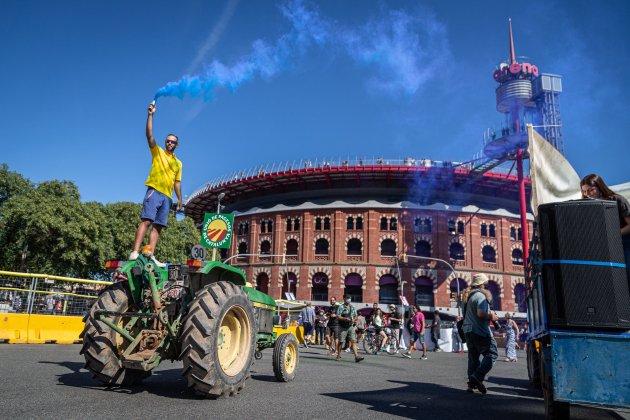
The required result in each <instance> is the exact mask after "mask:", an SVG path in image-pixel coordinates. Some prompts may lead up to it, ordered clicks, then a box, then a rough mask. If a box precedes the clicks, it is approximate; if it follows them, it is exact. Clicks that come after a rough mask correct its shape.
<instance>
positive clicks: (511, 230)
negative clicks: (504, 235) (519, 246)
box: [510, 226, 516, 241]
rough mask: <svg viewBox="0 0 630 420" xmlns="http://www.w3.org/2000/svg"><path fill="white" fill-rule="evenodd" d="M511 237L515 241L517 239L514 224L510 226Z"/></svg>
mask: <svg viewBox="0 0 630 420" xmlns="http://www.w3.org/2000/svg"><path fill="white" fill-rule="evenodd" d="M510 239H511V240H513V241H515V240H516V228H515V227H514V226H512V227H511V228H510Z"/></svg>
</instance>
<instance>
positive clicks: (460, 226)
mask: <svg viewBox="0 0 630 420" xmlns="http://www.w3.org/2000/svg"><path fill="white" fill-rule="evenodd" d="M457 233H458V234H460V235H463V234H464V222H462V221H461V220H460V221H458V222H457Z"/></svg>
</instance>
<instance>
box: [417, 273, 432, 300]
mask: <svg viewBox="0 0 630 420" xmlns="http://www.w3.org/2000/svg"><path fill="white" fill-rule="evenodd" d="M415 284H416V305H418V306H434V295H433V280H431V279H430V278H429V277H425V276H422V277H418V278H417V279H416V280H415Z"/></svg>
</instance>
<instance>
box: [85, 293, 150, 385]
mask: <svg viewBox="0 0 630 420" xmlns="http://www.w3.org/2000/svg"><path fill="white" fill-rule="evenodd" d="M131 302H132V298H131V294H130V293H129V288H128V287H127V285H126V284H124V283H116V284H114V285H113V286H111V287H109V288H108V289H106V290H105V291H104V292H103V293H102V294H101V295H100V296H99V297H98V300H97V301H96V302H95V303H94V305H92V308H91V309H90V312H89V313H88V314H87V315H86V316H85V319H84V322H85V327H84V329H83V332H82V333H81V338H82V339H83V347H82V348H81V354H83V356H84V357H85V368H86V369H88V370H89V371H90V372H92V373H93V374H94V377H95V378H96V379H98V380H99V381H101V382H102V383H104V384H106V385H132V384H135V383H138V382H140V381H141V380H142V379H144V378H146V377H148V376H150V375H151V372H145V371H143V370H136V369H127V368H125V367H123V365H122V363H121V360H120V355H122V353H123V352H124V351H125V349H126V348H127V346H129V344H131V343H129V342H128V341H127V340H126V339H124V338H123V337H122V336H121V335H120V334H118V333H117V332H116V331H114V330H113V329H112V328H111V327H109V326H108V325H106V324H105V323H103V322H102V321H99V320H98V319H97V317H96V316H95V314H94V312H95V311H97V310H104V311H110V312H118V313H124V312H128V311H129V306H130V304H131ZM110 319H111V320H112V322H113V323H114V324H117V325H119V326H121V327H122V326H123V317H122V316H116V317H113V318H110Z"/></svg>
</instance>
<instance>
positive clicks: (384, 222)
mask: <svg viewBox="0 0 630 420" xmlns="http://www.w3.org/2000/svg"><path fill="white" fill-rule="evenodd" d="M381 230H387V217H381Z"/></svg>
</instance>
